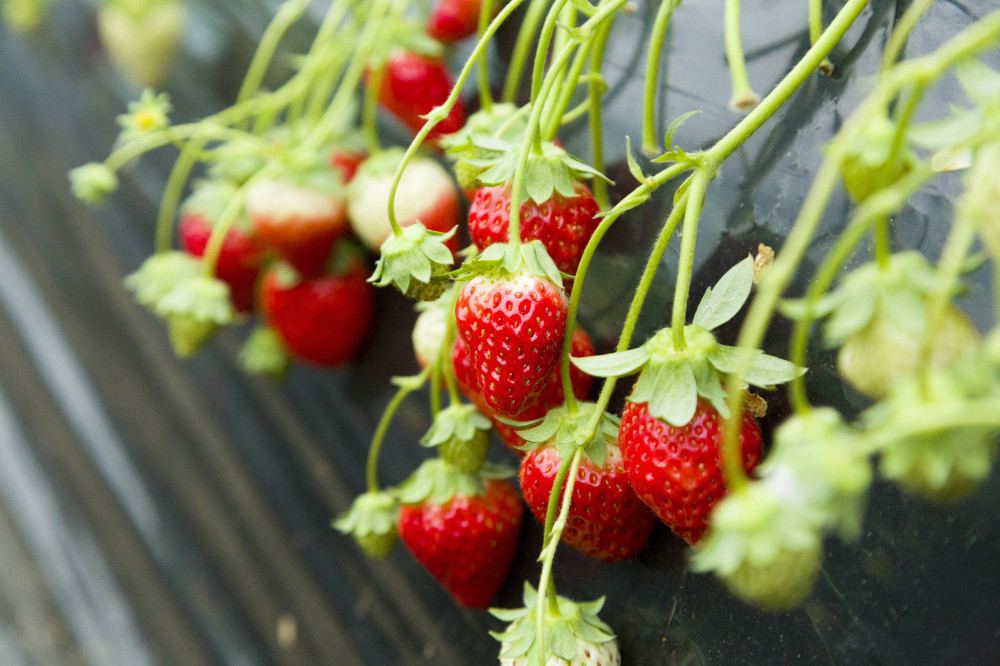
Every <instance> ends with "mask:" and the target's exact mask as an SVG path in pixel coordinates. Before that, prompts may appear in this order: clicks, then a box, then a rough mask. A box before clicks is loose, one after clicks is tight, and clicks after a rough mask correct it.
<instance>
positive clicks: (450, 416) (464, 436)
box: [420, 404, 493, 447]
mask: <svg viewBox="0 0 1000 666" xmlns="http://www.w3.org/2000/svg"><path fill="white" fill-rule="evenodd" d="M492 428H493V424H492V423H491V422H490V420H489V419H488V418H487V417H486V416H485V415H483V414H482V412H480V411H479V410H478V409H476V407H474V406H473V405H463V404H455V405H449V406H448V407H445V408H444V409H442V410H441V411H440V412H438V413H437V414H436V415H435V416H434V421H433V423H431V427H430V428H429V429H428V430H427V432H426V433H425V434H424V436H423V437H422V438H421V439H420V444H421V445H422V446H426V447H434V446H439V445H441V444H444V443H445V442H447V441H449V440H451V439H458V440H461V441H469V440H471V439H472V438H473V437H474V436H475V435H476V431H477V430H484V431H487V432H488V431H490V430H491V429H492Z"/></svg>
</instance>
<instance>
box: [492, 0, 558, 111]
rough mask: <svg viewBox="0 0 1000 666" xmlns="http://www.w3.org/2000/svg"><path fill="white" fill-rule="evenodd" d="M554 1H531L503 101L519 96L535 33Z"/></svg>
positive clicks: (509, 71) (510, 67)
mask: <svg viewBox="0 0 1000 666" xmlns="http://www.w3.org/2000/svg"><path fill="white" fill-rule="evenodd" d="M551 1H552V0H531V4H530V5H529V6H528V13H527V14H526V15H525V17H524V22H523V23H522V24H521V30H520V31H519V32H518V33H517V41H516V42H515V43H514V53H513V55H512V56H511V59H510V66H509V67H508V68H507V78H506V80H505V81H504V86H503V97H502V99H503V101H504V102H513V101H514V98H515V97H516V96H517V88H518V86H519V85H520V83H521V76H522V75H523V74H524V67H525V64H526V63H527V62H528V54H529V53H530V52H531V44H532V42H533V41H534V38H535V33H536V32H537V31H538V27H539V26H540V25H541V22H542V19H543V18H544V17H545V13H546V12H545V8H546V7H548V5H549V3H550V2H551Z"/></svg>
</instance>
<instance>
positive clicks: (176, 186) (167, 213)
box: [156, 141, 205, 252]
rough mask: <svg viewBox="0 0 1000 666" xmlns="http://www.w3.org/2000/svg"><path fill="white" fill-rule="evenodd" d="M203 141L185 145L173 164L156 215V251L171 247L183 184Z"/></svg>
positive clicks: (195, 160) (164, 250)
mask: <svg viewBox="0 0 1000 666" xmlns="http://www.w3.org/2000/svg"><path fill="white" fill-rule="evenodd" d="M204 145H205V142H204V141H192V142H191V143H189V144H187V145H186V146H185V147H184V148H183V149H182V150H181V154H180V155H179V156H178V158H177V161H176V162H174V166H173V168H172V169H171V170H170V176H169V177H168V178H167V184H166V187H164V189H163V196H162V197H161V198H160V209H159V211H158V212H157V214H156V251H157V252H167V251H168V250H170V248H171V246H172V245H173V231H174V218H175V217H176V216H177V207H178V205H179V204H180V201H181V195H182V193H183V191H184V183H186V182H187V179H188V176H189V175H191V169H193V168H194V165H195V163H196V162H197V161H198V155H199V154H200V153H201V149H202V148H203V147H204Z"/></svg>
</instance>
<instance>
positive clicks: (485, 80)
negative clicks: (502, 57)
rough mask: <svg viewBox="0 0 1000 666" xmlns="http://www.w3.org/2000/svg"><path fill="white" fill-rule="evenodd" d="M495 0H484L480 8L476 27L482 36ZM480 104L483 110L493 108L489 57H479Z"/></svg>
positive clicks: (491, 15)
mask: <svg viewBox="0 0 1000 666" xmlns="http://www.w3.org/2000/svg"><path fill="white" fill-rule="evenodd" d="M494 2H495V0H483V4H482V7H480V9H479V23H478V26H477V29H476V32H477V34H478V35H479V36H480V38H482V36H483V35H484V34H486V28H487V27H488V26H489V24H490V19H491V18H492V17H493V11H494ZM478 81H479V106H480V107H481V108H482V110H483V111H485V112H486V113H489V112H490V111H492V110H493V91H492V90H491V89H490V63H489V58H486V57H483V58H480V59H479V77H478Z"/></svg>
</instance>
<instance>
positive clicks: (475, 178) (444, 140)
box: [439, 104, 528, 192]
mask: <svg viewBox="0 0 1000 666" xmlns="http://www.w3.org/2000/svg"><path fill="white" fill-rule="evenodd" d="M526 110H527V109H526V108H525V107H517V106H515V105H514V104H494V105H493V106H492V107H490V108H489V109H481V110H480V111H477V112H476V113H473V114H472V115H470V116H469V117H468V118H466V121H465V125H463V126H462V127H461V129H459V130H458V131H456V132H452V133H451V134H446V135H444V136H443V137H441V139H440V141H439V145H440V146H441V147H442V148H443V149H444V150H445V155H446V156H447V157H448V158H449V159H451V160H453V161H454V166H453V171H454V173H455V179H456V180H458V184H459V185H460V186H461V187H462V189H463V190H465V191H466V192H469V191H471V190H474V189H476V188H477V187H479V186H480V185H482V184H483V183H482V182H481V181H480V180H479V175H480V174H481V173H483V171H485V170H486V169H488V168H489V167H491V166H493V164H495V163H496V161H497V160H498V159H499V158H500V157H501V156H503V154H504V152H506V151H508V150H510V149H511V147H512V145H513V144H514V143H516V142H519V141H520V140H521V138H522V137H523V135H524V132H525V130H527V128H528V116H527V114H526V113H524V111H526Z"/></svg>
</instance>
